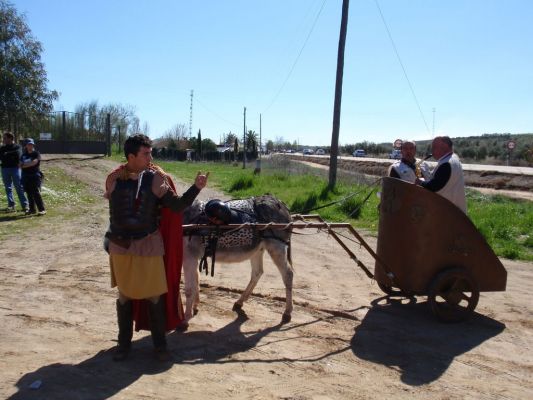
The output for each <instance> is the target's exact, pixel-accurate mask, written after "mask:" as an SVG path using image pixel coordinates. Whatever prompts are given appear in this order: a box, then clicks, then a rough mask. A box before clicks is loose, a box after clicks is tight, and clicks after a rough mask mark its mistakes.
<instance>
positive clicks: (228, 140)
mask: <svg viewBox="0 0 533 400" xmlns="http://www.w3.org/2000/svg"><path fill="white" fill-rule="evenodd" d="M235 140H239V139H238V138H237V135H235V134H234V133H231V131H230V132H229V133H228V134H227V135H226V136H225V140H224V143H222V144H223V145H225V146H232V145H233V143H235Z"/></svg>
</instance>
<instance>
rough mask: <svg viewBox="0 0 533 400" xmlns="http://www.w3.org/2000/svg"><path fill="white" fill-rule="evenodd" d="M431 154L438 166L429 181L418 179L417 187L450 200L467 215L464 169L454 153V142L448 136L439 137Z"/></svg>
mask: <svg viewBox="0 0 533 400" xmlns="http://www.w3.org/2000/svg"><path fill="white" fill-rule="evenodd" d="M431 152H432V153H433V157H434V158H435V160H437V166H436V167H435V169H434V170H433V172H432V174H431V177H430V179H429V180H427V181H422V180H420V179H418V180H417V181H416V184H417V185H420V186H422V187H423V188H426V189H428V190H431V191H432V192H435V193H438V194H440V195H441V196H442V197H444V198H446V199H448V200H449V201H451V202H452V203H453V204H455V205H456V206H457V207H459V208H460V209H461V210H462V211H463V212H464V213H465V214H466V195H465V182H464V176H463V167H462V165H461V161H460V160H459V157H458V156H457V154H455V153H454V152H453V142H452V140H451V139H450V138H449V137H448V136H437V137H436V138H435V139H433V142H432V143H431Z"/></svg>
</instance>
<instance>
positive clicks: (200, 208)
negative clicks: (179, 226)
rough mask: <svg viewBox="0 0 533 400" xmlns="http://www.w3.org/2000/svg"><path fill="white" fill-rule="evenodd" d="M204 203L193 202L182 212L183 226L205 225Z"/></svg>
mask: <svg viewBox="0 0 533 400" xmlns="http://www.w3.org/2000/svg"><path fill="white" fill-rule="evenodd" d="M204 209H205V203H204V202H203V201H200V200H194V202H193V203H192V204H191V205H190V206H189V207H187V208H186V209H185V210H184V211H183V224H184V225H188V224H205V223H207V217H206V215H205V212H204Z"/></svg>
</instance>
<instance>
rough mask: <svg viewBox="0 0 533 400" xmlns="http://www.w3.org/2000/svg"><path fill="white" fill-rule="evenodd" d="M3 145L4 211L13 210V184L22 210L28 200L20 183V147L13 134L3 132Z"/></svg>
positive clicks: (1, 160)
mask: <svg viewBox="0 0 533 400" xmlns="http://www.w3.org/2000/svg"><path fill="white" fill-rule="evenodd" d="M2 138H3V142H4V145H3V146H1V147H0V162H1V164H2V181H3V182H4V187H5V189H6V196H7V208H6V212H14V211H15V199H14V198H13V186H14V187H15V191H16V192H17V196H18V198H19V202H20V206H21V207H22V211H27V210H28V200H27V199H26V196H25V195H24V189H23V188H22V183H21V172H20V165H19V164H20V156H21V155H22V148H21V147H20V145H18V144H16V143H15V135H13V134H12V133H11V132H5V133H4V135H3V137H2Z"/></svg>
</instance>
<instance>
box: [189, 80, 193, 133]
mask: <svg viewBox="0 0 533 400" xmlns="http://www.w3.org/2000/svg"><path fill="white" fill-rule="evenodd" d="M192 97H193V90H192V89H191V113H190V114H189V139H190V138H192Z"/></svg>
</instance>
